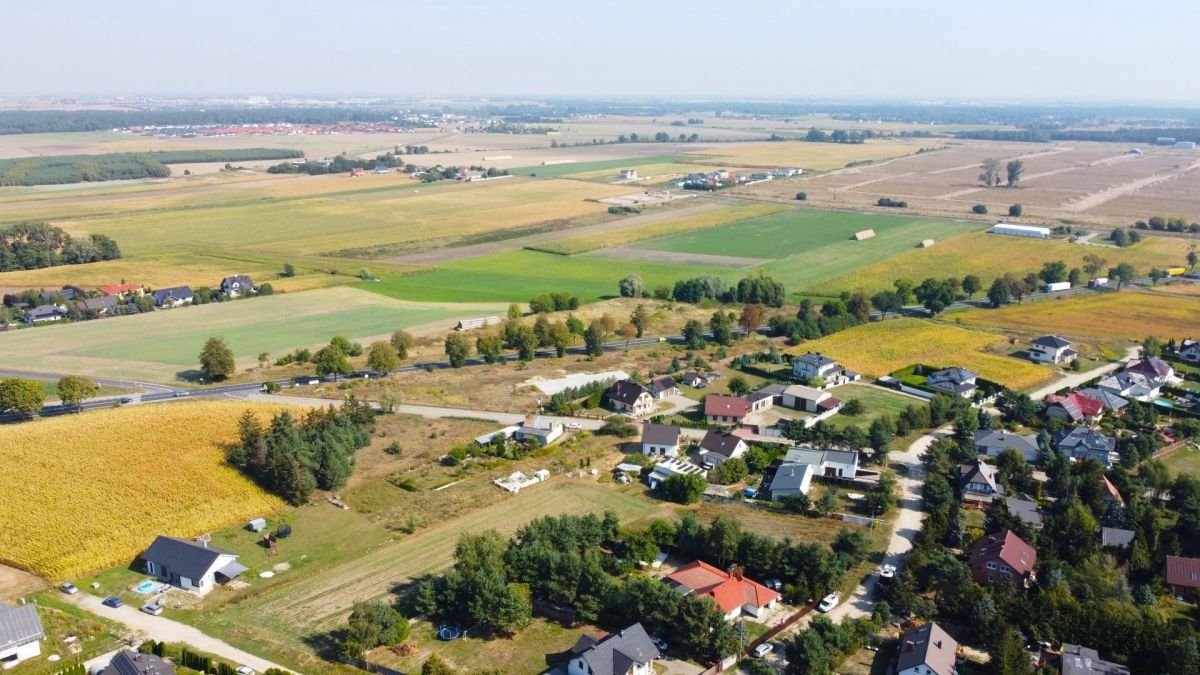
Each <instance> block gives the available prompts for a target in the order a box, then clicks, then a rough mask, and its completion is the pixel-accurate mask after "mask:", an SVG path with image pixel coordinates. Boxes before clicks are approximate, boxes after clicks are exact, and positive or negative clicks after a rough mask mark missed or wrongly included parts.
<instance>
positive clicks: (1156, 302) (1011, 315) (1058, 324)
mask: <svg viewBox="0 0 1200 675" xmlns="http://www.w3.org/2000/svg"><path fill="white" fill-rule="evenodd" d="M961 318H962V321H963V323H967V324H971V325H976V326H988V327H995V328H1002V329H1005V330H1014V331H1023V332H1027V333H1031V334H1032V333H1038V334H1044V333H1055V334H1058V335H1063V336H1066V337H1078V338H1085V339H1086V338H1098V339H1102V340H1126V339H1127V340H1137V341H1141V340H1144V339H1145V338H1146V337H1147V336H1149V335H1157V336H1159V337H1161V338H1163V339H1164V340H1165V339H1167V338H1175V339H1180V338H1184V337H1189V336H1193V335H1195V334H1196V332H1197V330H1198V329H1200V302H1197V300H1196V298H1194V297H1187V296H1183V295H1178V296H1177V295H1166V294H1163V293H1158V292H1147V291H1138V290H1134V289H1126V290H1122V291H1120V292H1118V293H1089V294H1087V295H1086V296H1081V297H1073V298H1062V299H1055V300H1042V301H1039V302H1034V303H1030V302H1026V303H1024V304H1023V305H1010V306H1008V307H1004V308H1002V309H997V310H987V311H978V312H964V313H963V314H962V315H961Z"/></svg>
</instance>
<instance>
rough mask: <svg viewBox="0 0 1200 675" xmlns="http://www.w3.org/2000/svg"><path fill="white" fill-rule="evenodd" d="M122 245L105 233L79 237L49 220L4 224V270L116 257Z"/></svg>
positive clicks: (0, 259)
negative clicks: (44, 221)
mask: <svg viewBox="0 0 1200 675" xmlns="http://www.w3.org/2000/svg"><path fill="white" fill-rule="evenodd" d="M120 257H121V249H120V247H118V246H117V243H116V242H115V241H113V240H112V239H111V238H109V237H107V236H105V235H103V234H90V235H88V236H87V237H84V238H78V239H77V238H75V237H72V236H71V235H70V234H67V233H66V232H65V231H64V230H63V229H62V228H61V227H57V226H55V225H51V224H49V223H40V222H39V223H35V222H27V223H16V224H14V225H9V226H7V227H3V228H0V272H9V271H12V270H32V269H40V268H43V267H56V266H58V265H82V264H84V263H91V262H99V261H101V260H116V259H117V258H120Z"/></svg>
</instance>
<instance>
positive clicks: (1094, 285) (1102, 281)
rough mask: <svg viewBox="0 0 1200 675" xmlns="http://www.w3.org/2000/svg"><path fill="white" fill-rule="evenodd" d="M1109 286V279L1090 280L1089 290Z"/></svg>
mask: <svg viewBox="0 0 1200 675" xmlns="http://www.w3.org/2000/svg"><path fill="white" fill-rule="evenodd" d="M1107 285H1108V277H1096V278H1095V279H1088V288H1103V287H1104V286H1107Z"/></svg>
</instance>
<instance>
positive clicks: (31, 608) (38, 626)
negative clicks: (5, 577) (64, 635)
mask: <svg viewBox="0 0 1200 675" xmlns="http://www.w3.org/2000/svg"><path fill="white" fill-rule="evenodd" d="M44 637H46V633H45V631H43V630H42V621H41V619H39V618H38V613H37V606H36V605H21V606H20V607H13V606H12V605H6V604H4V603H3V602H0V666H3V667H4V669H5V670H8V669H9V668H12V667H14V666H16V665H17V664H18V663H21V662H22V661H26V660H28V659H32V658H33V657H35V656H38V655H40V654H41V653H42V642H41V640H42V638H44Z"/></svg>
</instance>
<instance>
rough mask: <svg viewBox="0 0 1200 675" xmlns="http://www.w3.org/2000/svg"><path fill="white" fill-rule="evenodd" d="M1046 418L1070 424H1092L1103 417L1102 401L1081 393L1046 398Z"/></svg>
mask: <svg viewBox="0 0 1200 675" xmlns="http://www.w3.org/2000/svg"><path fill="white" fill-rule="evenodd" d="M1046 416H1047V417H1049V418H1051V419H1060V420H1062V421H1064V422H1070V423H1071V424H1084V423H1087V424H1092V423H1095V422H1098V421H1099V420H1100V418H1101V417H1103V416H1104V401H1102V400H1100V399H1098V398H1093V397H1091V396H1088V395H1087V394H1084V393H1083V392H1079V391H1076V392H1071V393H1070V394H1069V395H1067V396H1055V395H1053V394H1051V395H1050V396H1047V397H1046Z"/></svg>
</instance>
